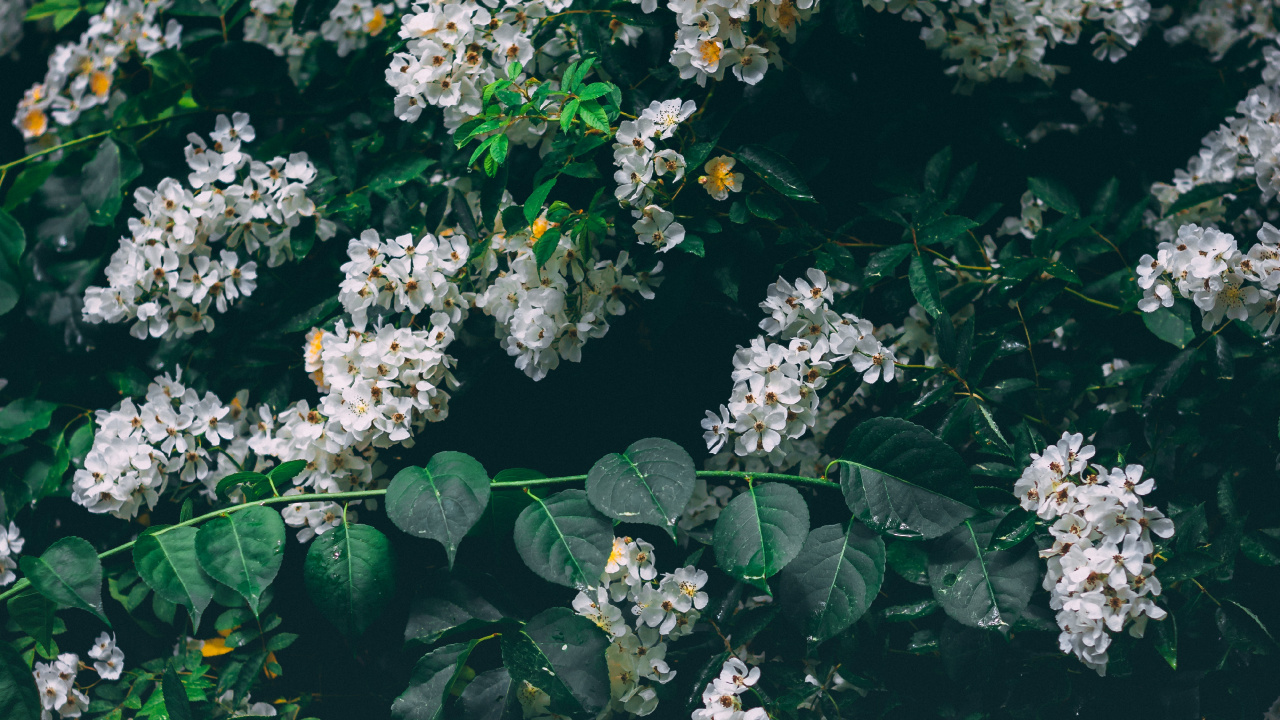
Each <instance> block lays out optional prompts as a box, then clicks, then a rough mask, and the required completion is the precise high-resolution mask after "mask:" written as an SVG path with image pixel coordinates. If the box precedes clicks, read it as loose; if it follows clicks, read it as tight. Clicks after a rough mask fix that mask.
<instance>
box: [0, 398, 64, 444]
mask: <svg viewBox="0 0 1280 720" xmlns="http://www.w3.org/2000/svg"><path fill="white" fill-rule="evenodd" d="M57 407H58V406H57V405H55V404H53V403H51V402H46V401H44V400H37V399H35V398H19V399H17V400H14V401H13V402H11V403H9V404H8V405H5V406H4V407H3V408H0V445H4V444H7V443H13V442H17V441H19V440H25V439H26V438H29V437H31V436H32V435H33V434H34V433H35V432H36V431H38V430H43V429H45V428H47V427H49V422H50V421H51V420H53V411H54V410H55V409H57Z"/></svg>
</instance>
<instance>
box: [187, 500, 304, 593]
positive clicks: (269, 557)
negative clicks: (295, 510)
mask: <svg viewBox="0 0 1280 720" xmlns="http://www.w3.org/2000/svg"><path fill="white" fill-rule="evenodd" d="M284 540H285V529H284V521H283V520H281V519H280V513H278V512H276V511H275V510H273V509H271V508H269V507H264V506H261V505H259V506H255V507H251V508H248V509H247V510H241V511H239V512H236V513H234V514H231V515H223V516H221V517H216V518H214V519H212V520H210V521H209V522H207V523H205V524H204V526H203V527H201V528H200V530H199V531H198V532H197V533H196V558H197V559H198V560H199V562H200V567H202V568H204V571H205V572H207V573H209V576H210V577H212V578H213V579H214V580H217V581H218V582H220V583H222V584H224V585H226V586H228V587H230V588H231V589H233V590H235V591H236V592H237V593H239V594H240V596H241V597H243V598H244V599H245V600H246V601H247V602H248V603H249V608H250V609H251V610H253V612H254V614H255V615H256V614H257V612H258V604H259V602H260V601H261V599H262V594H263V592H264V591H265V590H266V589H267V586H269V585H270V584H271V583H272V581H274V580H275V579H276V573H278V572H280V564H281V563H282V562H283V561H284Z"/></svg>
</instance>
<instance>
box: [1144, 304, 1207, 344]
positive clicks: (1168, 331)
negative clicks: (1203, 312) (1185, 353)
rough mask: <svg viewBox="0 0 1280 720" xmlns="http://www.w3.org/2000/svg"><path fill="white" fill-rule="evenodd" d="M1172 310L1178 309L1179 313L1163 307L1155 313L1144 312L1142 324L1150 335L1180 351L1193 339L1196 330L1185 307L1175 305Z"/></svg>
mask: <svg viewBox="0 0 1280 720" xmlns="http://www.w3.org/2000/svg"><path fill="white" fill-rule="evenodd" d="M1174 308H1180V309H1181V312H1177V311H1175V310H1174V309H1173V308H1164V307H1162V308H1156V310H1155V312H1149V313H1148V312H1144V313H1142V324H1144V325H1146V326H1147V329H1148V330H1150V331H1151V334H1152V335H1155V336H1156V337H1158V338H1160V339H1161V340H1163V341H1165V342H1167V343H1169V344H1170V345H1172V346H1174V347H1176V348H1178V349H1179V350H1181V349H1183V348H1185V347H1186V346H1187V344H1188V343H1190V342H1191V341H1192V340H1194V339H1195V337H1196V328H1195V326H1194V325H1193V324H1192V321H1191V316H1190V313H1188V312H1187V308H1186V307H1185V306H1182V305H1181V303H1176V304H1175V305H1174Z"/></svg>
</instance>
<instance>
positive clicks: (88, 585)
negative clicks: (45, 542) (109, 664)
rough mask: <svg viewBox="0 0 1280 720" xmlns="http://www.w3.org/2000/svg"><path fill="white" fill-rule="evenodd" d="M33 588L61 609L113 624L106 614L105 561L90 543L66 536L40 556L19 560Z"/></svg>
mask: <svg viewBox="0 0 1280 720" xmlns="http://www.w3.org/2000/svg"><path fill="white" fill-rule="evenodd" d="M19 565H20V566H21V567H22V573H23V574H24V575H26V576H27V579H28V580H30V581H31V586H32V587H34V588H35V589H36V590H37V591H39V593H40V594H41V595H43V596H45V597H47V598H49V599H50V600H52V601H53V602H55V603H57V604H58V606H59V607H68V608H78V609H80V610H84V611H85V612H90V613H93V614H94V615H97V616H98V618H99V619H100V620H102V622H104V623H107V624H108V625H110V624H111V621H110V620H107V616H106V614H105V613H104V612H103V611H102V561H101V560H99V559H98V553H97V552H95V551H94V549H93V546H92V545H90V544H89V542H88V541H87V540H83V539H81V538H78V537H65V538H62V539H61V540H59V541H58V542H56V543H54V544H52V545H50V546H49V549H48V550H45V551H44V554H43V555H41V556H40V557H38V558H37V557H32V556H30V555H28V556H26V557H23V558H22V559H21V560H20V561H19Z"/></svg>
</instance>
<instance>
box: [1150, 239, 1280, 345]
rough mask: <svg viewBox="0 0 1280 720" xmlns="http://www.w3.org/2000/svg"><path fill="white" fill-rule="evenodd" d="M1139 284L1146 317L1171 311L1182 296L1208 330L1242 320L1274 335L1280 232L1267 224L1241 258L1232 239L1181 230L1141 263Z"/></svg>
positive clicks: (1279, 280) (1277, 316)
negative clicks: (1176, 298)
mask: <svg viewBox="0 0 1280 720" xmlns="http://www.w3.org/2000/svg"><path fill="white" fill-rule="evenodd" d="M1137 283H1138V287H1140V288H1142V291H1143V296H1142V299H1141V300H1139V301H1138V308H1139V309H1140V310H1142V311H1143V312H1155V311H1156V310H1159V309H1160V308H1162V307H1171V306H1172V305H1173V302H1174V298H1175V297H1176V296H1181V297H1184V298H1187V299H1189V300H1191V301H1193V302H1194V303H1195V304H1196V307H1198V308H1200V313H1201V326H1202V327H1203V328H1204V329H1205V330H1212V329H1213V328H1214V327H1216V326H1217V325H1219V324H1220V323H1222V322H1223V321H1224V320H1240V321H1242V322H1247V323H1249V324H1250V325H1252V326H1253V327H1254V329H1256V330H1258V331H1259V332H1261V333H1263V334H1264V335H1273V334H1275V331H1276V326H1277V325H1280V313H1278V312H1277V305H1276V295H1277V293H1280V230H1277V229H1276V228H1275V227H1273V226H1272V225H1271V223H1263V225H1262V229H1261V230H1259V231H1258V242H1257V243H1255V244H1254V245H1253V246H1252V247H1250V248H1249V251H1248V252H1243V253H1242V252H1240V248H1239V246H1238V245H1237V244H1236V239H1235V237H1234V236H1233V235H1230V234H1228V233H1224V232H1221V231H1219V230H1217V229H1215V228H1212V227H1203V228H1202V227H1200V226H1199V225H1195V224H1189V225H1183V226H1182V227H1180V228H1178V236H1177V237H1176V238H1175V239H1174V240H1172V241H1167V242H1162V243H1160V246H1159V247H1158V248H1157V250H1156V255H1155V256H1154V257H1152V256H1151V255H1143V256H1142V257H1141V258H1139V260H1138V267H1137Z"/></svg>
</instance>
